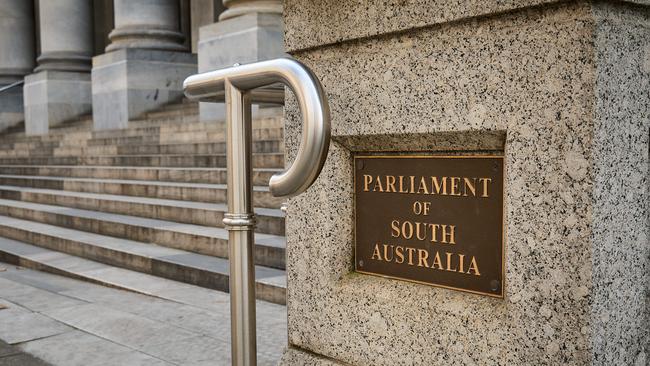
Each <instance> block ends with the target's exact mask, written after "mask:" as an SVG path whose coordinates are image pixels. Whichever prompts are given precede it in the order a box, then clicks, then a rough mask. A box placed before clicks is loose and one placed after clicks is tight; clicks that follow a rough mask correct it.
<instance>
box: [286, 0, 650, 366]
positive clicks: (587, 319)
mask: <svg viewBox="0 0 650 366" xmlns="http://www.w3.org/2000/svg"><path fill="white" fill-rule="evenodd" d="M292 3H293V1H289V9H290V8H291V4H292ZM305 3H308V2H305ZM486 3H490V2H489V1H486ZM301 6H303V7H309V6H308V5H306V4H303V5H301ZM320 6H321V5H312V8H311V10H309V11H316V10H318V9H320ZM306 14H311V13H306ZM648 14H649V12H648V8H647V7H642V6H638V5H634V6H632V5H627V4H623V3H614V4H607V3H596V4H593V3H590V2H580V3H567V4H565V3H561V4H552V5H544V6H539V7H535V8H533V9H519V10H516V11H513V12H510V13H507V14H502V15H498V16H490V17H482V18H475V19H471V20H466V21H457V22H452V23H449V24H439V25H434V26H430V27H424V28H419V29H414V30H412V31H407V32H403V33H399V34H393V35H386V36H379V37H373V38H368V39H364V40H357V41H350V42H344V43H342V44H337V45H329V46H325V47H316V48H313V49H309V50H306V51H303V52H294V56H295V57H297V58H298V59H300V60H302V61H303V62H305V63H306V64H307V65H309V66H310V67H312V68H313V70H314V71H315V73H316V74H317V75H318V76H319V77H320V78H321V80H322V82H323V85H324V86H325V89H326V90H327V92H328V96H329V98H330V105H331V110H332V128H333V130H332V135H333V139H334V141H333V142H332V146H331V149H330V153H329V157H328V162H327V163H326V165H325V167H324V169H323V172H322V173H321V177H320V178H319V179H318V180H317V183H316V184H315V186H314V187H312V188H311V189H310V190H308V192H306V193H305V194H303V195H301V196H299V197H297V198H294V199H292V200H291V201H290V205H289V210H288V218H287V250H288V262H287V263H288V269H287V270H288V282H289V284H288V286H289V287H288V305H287V308H288V318H289V343H290V344H291V345H293V346H295V348H290V349H289V350H288V351H287V353H286V354H285V361H284V362H283V365H302V364H305V365H321V364H325V365H329V364H331V363H332V362H333V361H327V362H328V363H318V362H320V361H318V362H317V361H314V360H313V357H314V356H313V355H312V354H310V353H308V352H313V353H316V354H322V355H324V356H326V357H327V358H330V359H335V360H340V361H341V362H342V363H344V364H351V365H364V366H365V365H443V364H444V365H592V364H593V365H635V366H643V365H645V364H647V363H648V359H649V357H648V346H649V344H648V339H649V335H648V328H649V322H648V306H649V303H650V300H648V299H649V297H648V294H649V291H650V290H649V289H648V286H649V282H650V279H649V278H648V274H647V273H648V270H649V269H650V265H649V262H650V248H649V247H648V236H649V230H650V229H649V223H648V215H649V213H650V210H649V206H650V201H649V197H648V193H647V185H648V129H649V128H650V119H649V118H648V116H649V115H650V114H649V113H648V108H649V107H648V106H649V105H650V82H649V77H650V33H649V27H650V24H649V21H648ZM304 17H308V15H304ZM405 19H406V20H405V21H408V18H405ZM302 25H303V24H302V22H298V23H295V24H294V23H292V22H291V17H290V16H289V17H288V18H287V23H286V27H287V29H288V30H289V34H291V33H290V32H301V33H304V34H303V36H305V37H306V34H307V33H308V32H309V28H301V27H302ZM344 26H345V24H341V27H344ZM354 26H358V25H355V24H353V25H351V26H349V28H351V29H352V28H354ZM373 27H374V25H373V24H372V22H368V24H367V30H368V31H369V32H370V31H375V32H380V31H381V30H377V29H375V28H373ZM316 38H317V40H318V42H324V41H323V40H322V39H319V38H318V36H317V37H316ZM287 117H288V125H287V129H286V139H287V146H288V147H289V153H288V154H289V158H292V156H293V154H295V150H296V147H297V145H298V142H299V134H300V125H299V122H298V121H299V119H298V118H297V117H298V116H297V111H296V105H295V103H294V101H292V100H289V102H288V103H287ZM399 135H403V137H404V139H405V140H408V142H407V141H400V139H399ZM409 142H410V143H409ZM504 145H505V147H504ZM395 146H398V147H399V148H402V149H404V150H419V149H421V148H422V147H426V148H427V149H430V150H432V151H435V150H450V149H452V150H494V149H496V150H499V149H504V154H505V157H506V160H505V161H506V171H507V173H506V182H505V184H506V197H505V213H506V298H505V299H504V300H499V299H492V298H486V297H481V296H477V295H472V294H466V293H460V292H455V291H451V290H445V289H439V288H433V287H428V286H423V285H417V284H411V283H406V282H400V281H396V280H389V279H382V278H377V277H370V276H365V275H360V274H355V273H353V272H352V269H353V263H352V261H353V229H354V228H353V211H352V209H353V200H352V192H353V191H352V155H353V153H354V151H367V150H381V149H385V148H387V147H395ZM301 349H302V350H306V351H308V352H302V351H300V350H301ZM323 362H324V361H323Z"/></svg>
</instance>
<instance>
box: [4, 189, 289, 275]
mask: <svg viewBox="0 0 650 366" xmlns="http://www.w3.org/2000/svg"><path fill="white" fill-rule="evenodd" d="M0 208H12V209H14V210H20V211H21V212H25V213H27V212H32V213H36V212H38V213H44V214H48V215H53V216H55V217H57V218H58V217H65V218H67V220H63V222H62V223H51V222H48V220H47V218H46V217H45V215H30V217H29V218H26V217H22V216H18V214H17V213H16V212H15V211H14V212H13V213H12V210H6V211H5V210H4V209H2V212H1V213H0V215H4V216H7V217H11V218H14V219H19V220H26V221H32V222H38V223H42V224H46V225H52V226H57V227H62V228H66V229H71V230H77V231H83V232H88V233H93V234H98V235H108V234H103V233H101V232H100V231H101V229H100V228H101V227H102V225H101V223H102V222H103V223H109V224H112V225H115V226H117V227H123V228H125V230H123V233H124V235H121V236H116V237H119V238H121V239H126V240H134V241H138V239H137V238H133V237H129V235H131V236H133V234H130V233H132V231H131V230H133V229H136V228H137V229H139V230H140V231H141V230H152V231H158V232H161V233H171V234H172V237H171V238H168V239H166V240H167V242H162V241H157V242H144V241H142V243H145V244H149V243H150V244H153V245H159V246H163V247H167V248H172V249H178V250H183V251H188V252H192V253H197V254H202V255H208V256H215V257H219V258H224V259H227V258H228V255H229V253H228V231H227V230H226V229H223V228H217V227H208V226H200V225H193V224H179V223H174V222H171V221H165V220H158V219H150V218H141V217H134V216H128V215H120V214H112V213H104V212H101V213H100V212H96V211H89V210H82V209H76V208H68V207H62V206H53V205H45V204H40V203H32V202H24V201H14V200H6V199H0ZM94 214H100V217H97V215H94ZM31 216H36V217H38V218H37V219H34V218H33V217H31ZM91 222H92V223H93V224H89V223H91ZM94 223H98V224H97V225H96V224H94ZM86 224H88V225H86ZM180 226H185V228H183V230H182V231H181V230H180V229H181V228H180ZM127 228H129V229H127ZM192 229H194V230H192ZM118 231H121V230H118ZM210 231H213V232H214V233H213V235H210V233H209V232H210ZM114 235H116V233H113V234H111V236H114ZM143 236H144V235H143ZM162 237H163V238H164V237H165V235H162ZM183 237H185V239H186V240H188V241H196V240H199V239H198V238H196V237H202V238H205V239H207V240H206V241H213V242H210V243H206V244H207V245H206V247H208V248H210V250H203V251H202V250H192V249H189V248H188V249H185V248H181V247H179V245H178V244H177V243H178V242H179V241H180V240H182V239H183ZM159 238H160V237H159ZM214 241H216V242H217V243H215V242H214ZM254 250H255V263H256V264H258V265H262V266H265V267H269V268H276V269H281V270H284V269H285V262H284V260H283V258H284V253H285V250H286V241H285V237H283V236H279V235H271V234H263V233H255V244H254Z"/></svg>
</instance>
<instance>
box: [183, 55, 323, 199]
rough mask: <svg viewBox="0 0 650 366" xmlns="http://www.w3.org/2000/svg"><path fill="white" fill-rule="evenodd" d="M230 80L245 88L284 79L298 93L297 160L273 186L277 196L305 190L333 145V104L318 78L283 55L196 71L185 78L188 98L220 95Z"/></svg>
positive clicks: (273, 181) (202, 98)
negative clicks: (208, 70)
mask: <svg viewBox="0 0 650 366" xmlns="http://www.w3.org/2000/svg"><path fill="white" fill-rule="evenodd" d="M227 82H230V83H231V84H232V85H233V86H235V87H236V88H237V89H239V90H245V91H250V90H252V89H256V88H260V87H264V86H268V85H271V84H274V83H277V82H280V83H283V84H285V85H287V86H288V87H289V88H290V89H291V90H292V91H293V93H294V94H295V95H296V98H297V99H298V103H299V105H300V111H301V112H302V120H303V124H302V125H303V131H302V142H301V143H300V148H299V150H298V155H296V159H295V160H294V162H293V164H292V165H291V166H290V167H289V169H287V170H286V171H285V172H284V173H282V174H279V175H274V176H273V177H272V178H271V181H270V183H269V187H270V189H271V193H272V194H273V195H274V196H291V195H296V194H300V193H302V192H303V191H305V190H306V189H307V188H308V187H309V186H310V185H311V184H312V183H313V182H314V180H316V177H318V174H319V173H320V170H321V169H322V167H323V164H324V163H325V157H326V156H327V151H328V148H329V139H330V115H329V113H330V112H329V105H328V104H327V99H326V98H325V93H324V92H323V87H322V86H321V84H320V82H319V81H318V79H317V78H316V77H315V76H314V75H313V73H312V72H311V71H310V70H309V69H308V68H307V67H306V66H305V65H303V64H302V63H300V62H298V61H296V60H294V59H290V58H279V59H274V60H270V61H262V62H256V63H253V64H248V65H241V66H234V67H231V68H227V69H222V70H217V71H211V72H206V73H203V74H198V75H193V76H190V77H188V78H187V79H185V82H184V83H183V87H184V89H185V95H186V96H187V97H188V98H190V99H194V100H209V98H220V97H221V95H222V94H223V93H225V91H226V83H227ZM253 98H254V97H253ZM256 101H257V100H256Z"/></svg>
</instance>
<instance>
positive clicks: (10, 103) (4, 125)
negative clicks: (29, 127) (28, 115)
mask: <svg viewBox="0 0 650 366" xmlns="http://www.w3.org/2000/svg"><path fill="white" fill-rule="evenodd" d="M7 85H9V84H0V88H2V87H3V86H7ZM23 111H24V109H23V87H22V86H18V87H14V88H11V89H9V90H6V91H4V92H3V93H2V95H0V132H2V131H4V130H6V129H8V128H10V127H13V126H16V125H17V124H19V123H20V122H22V121H24V120H25V114H24V112H23Z"/></svg>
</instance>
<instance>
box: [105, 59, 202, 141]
mask: <svg viewBox="0 0 650 366" xmlns="http://www.w3.org/2000/svg"><path fill="white" fill-rule="evenodd" d="M195 73H196V56H195V55H192V54H189V53H184V52H175V51H158V50H144V49H121V50H117V51H113V52H109V53H106V54H103V55H100V56H96V57H94V58H93V69H92V85H93V87H92V99H93V120H94V128H95V130H106V129H118V128H126V127H127V126H128V122H129V120H132V119H135V118H138V117H140V116H141V115H142V114H143V113H145V112H147V111H151V110H153V109H156V108H158V107H160V106H162V105H164V104H167V103H171V102H175V101H179V100H180V99H182V97H183V80H185V78H186V77H188V76H190V75H192V74H195Z"/></svg>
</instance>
